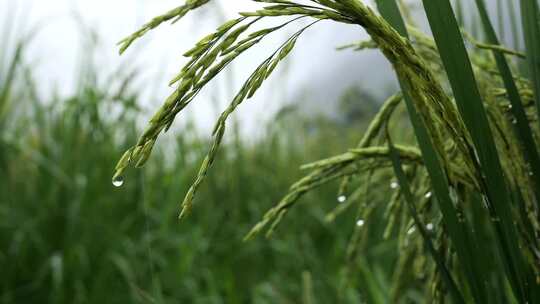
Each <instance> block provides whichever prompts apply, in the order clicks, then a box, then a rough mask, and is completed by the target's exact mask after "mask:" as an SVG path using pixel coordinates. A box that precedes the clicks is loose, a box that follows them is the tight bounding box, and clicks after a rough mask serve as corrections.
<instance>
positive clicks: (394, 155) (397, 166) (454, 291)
mask: <svg viewBox="0 0 540 304" xmlns="http://www.w3.org/2000/svg"><path fill="white" fill-rule="evenodd" d="M386 139H387V141H388V150H389V151H390V158H391V160H392V166H393V168H394V173H395V175H396V178H397V180H398V183H399V187H400V188H399V189H400V191H401V194H403V197H404V198H405V202H406V203H407V207H408V209H409V212H410V214H411V217H412V218H413V220H414V224H415V225H416V229H418V231H419V232H420V235H421V236H422V238H423V239H424V242H425V243H426V247H427V249H428V251H429V253H430V254H431V256H432V257H433V260H435V263H436V264H437V268H438V269H439V272H440V274H441V276H442V278H443V281H444V282H445V284H446V286H447V287H448V290H449V291H450V296H451V297H452V299H453V300H454V303H465V300H464V299H463V296H462V295H461V293H460V291H459V289H458V287H457V285H456V283H455V282H454V279H453V278H452V275H451V274H450V271H448V268H447V267H446V265H445V264H444V259H443V258H442V256H441V255H440V254H439V252H437V250H435V246H433V242H432V241H431V237H430V236H429V234H428V232H427V231H426V228H425V227H424V225H423V224H422V221H421V220H420V217H419V216H418V212H417V210H416V205H415V204H414V201H415V200H414V197H413V195H412V193H411V189H410V187H409V181H408V179H407V177H406V176H405V172H404V171H403V166H402V164H401V160H400V157H399V154H398V152H397V150H396V148H395V147H394V145H393V143H392V139H391V138H390V134H389V133H388V128H387V129H386Z"/></svg>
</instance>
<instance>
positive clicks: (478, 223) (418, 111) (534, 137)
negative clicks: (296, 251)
mask: <svg viewBox="0 0 540 304" xmlns="http://www.w3.org/2000/svg"><path fill="white" fill-rule="evenodd" d="M208 2H209V1H201V0H189V1H187V2H186V3H185V4H183V5H181V6H179V7H178V8H176V9H174V10H172V11H170V12H168V13H166V14H165V15H163V16H160V17H157V18H155V19H153V20H152V21H151V22H150V23H148V24H146V25H145V26H144V27H143V28H142V29H141V30H139V31H137V32H136V33H134V34H133V35H131V36H129V37H127V38H126V39H125V40H123V41H122V42H121V43H120V49H121V52H124V51H126V49H127V48H128V47H129V46H130V45H131V44H132V43H134V42H135V41H136V40H137V39H138V38H139V37H141V36H142V35H143V34H146V33H147V32H148V31H150V30H151V29H154V28H156V27H158V26H159V25H160V24H162V23H163V22H166V21H168V20H178V19H179V18H182V17H183V16H184V15H186V14H188V13H189V12H190V11H192V10H195V9H198V8H199V7H202V6H204V5H205V4H206V3H208ZM254 2H258V3H260V5H261V7H260V9H259V10H255V11H251V12H241V13H239V17H238V18H236V19H233V20H230V21H228V22H226V23H224V24H223V25H222V26H220V27H219V28H217V29H216V31H215V32H213V33H210V34H209V35H207V36H206V37H204V38H202V39H201V40H200V41H199V42H198V43H197V44H196V45H195V46H194V47H193V48H192V49H190V50H188V51H187V52H186V53H185V56H186V57H188V58H189V59H190V60H189V62H188V63H187V64H186V65H185V66H184V67H183V68H182V69H181V71H180V72H179V73H178V75H177V77H175V78H174V79H172V81H171V83H170V84H171V85H175V89H174V90H173V92H172V94H171V95H170V96H169V98H168V99H167V100H166V101H165V103H164V104H163V106H162V107H161V108H160V109H159V110H158V111H157V112H156V113H155V115H154V116H153V118H152V119H151V120H150V122H149V125H148V127H147V129H146V130H145V131H144V132H143V134H142V135H141V136H140V138H139V140H138V141H137V142H136V144H135V145H134V146H133V147H132V148H130V149H128V150H127V152H126V153H125V154H124V155H123V157H122V158H121V159H120V161H119V162H118V165H117V166H116V170H115V173H114V177H113V182H119V181H121V180H123V177H124V175H125V172H126V170H127V168H129V167H130V166H134V167H141V166H143V165H144V164H145V163H146V161H147V160H148V159H149V157H150V154H151V151H152V150H153V148H154V146H155V143H156V141H157V139H158V137H159V136H160V134H161V133H163V132H166V131H167V130H168V129H169V128H170V126H171V125H172V123H173V122H174V120H175V119H176V118H177V116H178V115H179V114H180V112H181V111H182V110H183V109H184V108H185V107H187V106H188V105H189V104H190V103H191V102H192V101H194V100H195V99H196V97H197V95H198V93H199V92H200V90H201V89H203V88H204V87H205V86H206V84H208V83H209V82H211V81H212V79H213V78H214V77H215V76H216V75H217V74H219V73H220V72H221V71H222V70H223V69H224V68H226V67H227V66H228V65H229V64H231V63H232V62H234V61H236V60H240V59H241V55H242V54H243V53H245V52H247V51H248V50H249V49H251V48H255V47H257V45H258V43H259V42H260V41H262V40H263V39H268V37H269V36H270V35H271V34H272V33H274V32H277V31H280V30H282V29H283V28H285V27H287V28H289V27H297V28H298V30H297V31H296V32H295V33H294V34H293V35H292V36H290V37H289V38H288V39H286V40H285V41H283V43H282V44H281V46H280V47H278V48H277V49H276V50H274V51H273V52H270V53H269V56H268V57H267V59H266V60H264V61H263V62H261V63H260V65H259V66H258V67H257V68H256V69H255V70H254V71H253V73H252V74H251V75H250V77H249V78H248V79H247V80H246V81H245V83H244V85H243V86H242V87H241V88H240V89H239V90H238V93H237V95H236V96H235V97H234V99H233V100H232V101H231V103H230V105H229V106H228V107H227V108H226V109H224V110H223V112H222V114H221V116H220V117H219V118H218V120H217V122H216V125H215V128H214V132H213V140H212V143H211V145H210V148H209V152H208V154H207V156H206V157H205V159H204V160H203V161H202V165H201V167H200V170H199V172H198V173H197V176H196V178H195V181H194V182H193V184H192V186H191V188H190V189H189V190H188V192H187V194H186V195H185V198H184V200H183V202H182V204H181V211H180V217H181V218H183V217H184V216H186V215H187V214H189V212H190V211H191V210H192V208H193V206H194V203H195V202H196V195H197V193H198V190H199V188H200V187H201V185H202V183H203V181H204V180H205V178H206V177H207V175H208V174H209V170H210V167H211V166H212V165H213V163H214V161H215V160H216V157H217V155H218V151H219V148H220V146H221V145H222V142H223V137H224V134H225V130H226V126H227V122H228V118H229V116H230V114H231V113H233V112H234V111H235V110H236V109H237V107H239V106H241V104H242V103H243V102H244V101H245V100H246V99H249V98H251V97H252V96H253V95H254V94H255V93H256V92H257V90H258V89H259V88H260V87H261V85H263V83H264V81H265V80H266V79H267V78H268V77H271V74H272V72H273V71H274V70H275V69H276V68H277V67H278V66H279V64H280V63H281V62H282V61H283V60H284V59H285V58H286V57H287V56H288V55H289V54H290V53H291V52H292V51H293V49H294V48H296V47H301V37H302V34H303V33H304V32H306V31H308V30H313V31H314V30H316V27H320V26H324V22H338V23H344V24H347V25H350V26H356V27H358V28H359V29H360V27H361V28H363V29H364V30H365V31H366V32H367V33H368V34H369V36H370V39H371V40H370V41H362V42H358V43H354V44H352V45H353V47H354V49H356V50H364V49H369V48H373V49H377V50H378V51H380V52H381V53H382V54H383V55H384V56H385V57H386V58H387V59H388V61H389V62H390V63H391V64H392V66H393V69H394V71H395V73H396V76H397V78H398V79H399V83H400V86H401V92H395V95H394V96H392V97H391V98H390V99H388V100H387V101H386V102H385V103H384V105H383V107H382V108H381V110H380V112H379V113H378V114H377V115H376V116H375V117H374V119H373V121H372V123H371V125H370V127H369V128H368V130H367V132H366V133H365V134H364V136H363V137H362V139H361V140H360V143H359V144H358V145H356V146H354V147H352V148H350V149H348V150H347V151H344V152H343V153H342V154H339V155H335V156H333V157H330V158H326V159H322V160H319V161H316V162H313V163H309V164H306V165H304V166H303V167H302V169H303V170H305V171H306V172H307V173H306V175H305V176H304V177H303V178H301V179H299V180H298V182H296V183H294V184H293V185H292V186H291V187H290V189H289V191H288V192H287V193H286V194H285V195H284V196H283V198H282V199H281V200H280V201H278V202H277V204H276V205H275V206H274V207H273V208H271V209H270V210H269V211H267V213H266V214H264V216H263V218H262V220H261V221H260V222H259V223H257V224H256V225H255V226H254V227H253V229H252V230H251V231H250V232H249V233H248V234H247V236H246V239H251V238H253V237H254V236H256V235H258V234H260V233H261V232H263V231H264V232H265V233H266V235H267V236H270V235H272V233H273V232H274V231H275V230H276V229H278V227H279V224H280V223H282V222H283V221H284V219H285V215H286V214H287V213H289V212H290V210H291V209H292V208H293V207H294V206H295V205H296V204H297V202H298V201H299V200H300V198H302V197H303V196H304V195H306V194H307V193H309V192H311V191H314V190H315V189H317V188H320V187H322V186H323V185H326V184H328V183H330V182H333V181H341V186H340V190H339V192H338V193H337V196H336V197H337V198H338V200H339V201H340V202H342V203H343V204H340V205H338V207H337V209H336V210H334V211H333V212H331V213H330V214H329V220H334V219H336V217H337V216H339V214H342V213H344V212H345V211H348V210H350V208H352V207H356V209H357V211H356V220H355V221H356V223H357V225H356V228H355V229H354V233H353V236H352V237H351V242H350V245H349V249H348V251H347V255H348V258H349V259H348V261H352V262H351V263H350V264H351V265H350V267H349V268H348V270H349V271H350V272H351V273H353V274H354V273H356V271H360V272H361V271H362V270H359V269H357V268H355V265H356V266H357V265H359V264H358V262H357V261H361V259H362V252H361V250H359V249H360V248H362V247H361V244H362V240H363V239H364V238H365V233H366V231H369V229H370V226H371V217H372V215H373V214H374V212H375V211H376V210H381V209H382V210H384V212H385V215H386V217H385V219H386V221H385V223H386V225H387V227H386V231H385V234H384V235H385V237H387V238H391V237H395V238H397V239H398V242H399V248H400V255H399V263H398V266H397V269H396V272H395V278H394V280H393V284H392V289H391V292H390V294H389V295H387V296H388V298H385V296H383V295H380V296H379V297H376V298H375V299H377V300H375V302H384V301H385V300H388V299H390V300H391V301H393V302H399V300H400V298H399V297H400V294H402V292H403V290H407V289H408V288H410V287H411V281H410V280H408V279H409V278H410V276H411V273H410V272H411V270H412V272H413V273H414V276H416V277H419V278H423V279H421V280H420V281H421V282H422V284H424V290H425V291H426V292H425V295H424V300H425V301H426V302H428V303H431V302H437V303H442V302H445V301H446V300H451V301H452V302H458V303H473V302H474V303H538V302H540V286H539V282H540V274H539V271H540V269H539V267H540V263H539V262H540V256H539V255H538V252H540V251H539V248H538V246H539V244H538V233H539V232H540V230H539V229H540V225H539V222H538V219H539V216H540V214H539V212H540V210H539V208H538V203H539V198H540V183H539V178H540V158H539V152H538V150H539V149H538V144H537V141H538V136H539V125H538V115H539V114H540V112H539V109H540V101H539V99H538V94H540V93H539V91H540V85H539V79H540V74H539V73H540V68H539V61H538V58H539V57H538V56H539V52H538V50H540V46H539V41H540V27H539V23H538V22H539V20H538V16H539V9H538V3H537V2H536V1H535V0H521V1H519V3H517V2H512V1H508V7H510V8H511V10H509V11H511V12H514V13H512V14H513V15H512V16H511V18H513V20H514V25H513V26H514V27H515V28H517V26H518V24H517V23H519V22H518V21H517V18H518V17H517V16H516V14H515V11H516V10H518V7H517V5H519V9H520V10H521V17H520V18H521V21H522V22H521V32H522V34H523V37H524V41H525V50H519V49H517V50H516V49H512V47H507V46H504V45H501V43H500V41H501V40H500V39H499V37H498V35H499V34H498V33H497V32H496V31H495V29H494V26H493V24H492V21H491V16H490V15H489V14H488V12H487V9H486V5H485V3H484V1H483V0H476V1H475V3H474V4H475V8H476V9H477V12H478V14H477V15H476V14H475V15H474V16H478V17H477V18H478V19H473V25H472V26H470V25H469V26H464V23H465V22H464V21H463V16H464V15H463V14H462V10H463V6H462V5H460V4H461V1H457V2H456V5H455V6H454V7H455V10H454V7H452V4H451V3H450V1H449V0H423V1H421V3H420V1H416V3H418V4H422V5H423V6H422V7H423V10H424V11H425V13H426V15H427V18H428V23H429V26H430V28H431V32H432V33H433V36H429V35H427V34H425V33H424V32H423V31H422V30H420V29H419V28H417V27H415V26H414V24H415V22H414V20H412V19H411V17H410V16H411V14H408V13H407V11H408V7H407V6H405V5H401V6H400V5H399V4H400V3H398V2H397V1H396V0H377V1H376V8H377V10H378V11H376V10H375V8H372V7H370V6H369V5H367V4H366V3H364V2H363V1H361V0H335V1H334V0H311V1H307V0H306V1H300V0H298V1H296V0H265V1H263V0H259V1H256V0H254ZM500 7H502V6H500ZM402 12H403V13H402ZM456 15H457V16H458V17H456ZM261 20H279V22H280V23H275V26H272V27H267V28H263V29H257V28H256V25H257V23H259V22H260V21H261ZM283 20H286V21H284V22H283ZM299 20H309V21H308V22H307V24H306V23H301V22H299ZM470 28H472V29H473V31H471V32H469V31H468V29H470ZM513 31H514V33H515V34H516V35H517V31H516V30H513ZM524 59H525V61H523V60H524ZM516 62H518V63H516ZM521 67H524V68H521ZM402 105H403V106H404V107H405V108H406V110H407V112H408V118H409V120H410V123H411V125H412V129H413V130H414V134H415V137H416V141H405V142H402V143H401V144H394V143H393V142H394V141H395V140H396V138H398V133H397V131H396V128H395V127H393V124H395V123H397V122H396V121H398V122H399V119H398V118H396V117H397V116H396V115H395V114H394V112H395V111H396V109H398V108H400V107H402ZM399 125H400V126H402V124H399ZM321 144H322V143H321ZM389 174H394V175H395V177H396V179H395V180H394V181H389V177H388V176H389ZM380 184H387V185H388V187H390V188H391V190H392V191H393V197H392V199H391V200H390V201H389V202H384V201H377V202H373V201H370V200H367V199H366V198H367V197H368V195H369V192H370V191H384V190H381V189H380V188H376V187H374V186H373V185H380ZM373 189H375V190H373ZM353 212H354V211H353ZM428 258H429V259H428Z"/></svg>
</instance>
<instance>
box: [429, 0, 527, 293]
mask: <svg viewBox="0 0 540 304" xmlns="http://www.w3.org/2000/svg"><path fill="white" fill-rule="evenodd" d="M423 3H424V9H425V11H426V14H427V17H428V21H429V24H430V27H431V30H432V32H433V35H434V38H435V42H436V44H437V47H438V49H439V53H440V55H441V59H442V62H443V65H444V68H445V70H446V73H447V75H448V79H449V81H450V85H451V87H452V90H453V92H454V96H455V99H456V103H457V107H458V110H459V112H460V114H461V116H462V118H463V120H464V123H465V125H466V127H467V129H468V130H469V132H470V135H471V138H472V141H473V143H474V145H475V151H472V148H471V158H473V160H474V159H476V157H478V161H479V168H478V171H480V172H481V174H482V183H483V184H482V187H483V188H484V189H483V192H485V194H486V195H487V200H488V206H489V211H490V216H491V217H492V218H493V221H492V223H493V225H494V226H495V228H496V231H497V233H498V238H499V245H500V249H501V251H502V253H503V256H504V258H503V261H504V262H505V266H506V270H507V274H508V278H509V281H510V284H511V286H512V288H513V291H514V294H515V296H516V297H517V298H518V300H519V301H522V302H526V301H527V299H528V296H527V295H526V292H525V289H526V288H525V285H526V283H525V282H526V279H525V278H524V275H525V273H526V271H525V269H524V264H523V257H522V254H521V252H520V250H519V244H518V241H517V240H518V234H517V231H516V228H515V225H514V222H513V218H512V213H511V208H510V194H509V190H508V185H507V184H506V181H505V178H504V174H503V170H502V167H501V163H500V159H499V156H498V153H497V149H496V147H495V142H494V139H493V136H492V132H491V128H490V126H489V123H488V119H487V115H486V112H485V110H484V105H483V102H482V98H481V97H480V93H479V91H478V87H477V86H476V79H475V76H474V74H473V70H472V67H471V63H470V61H469V56H468V54H467V51H466V49H465V45H464V42H463V39H462V37H461V33H460V29H459V26H458V24H457V21H456V19H455V16H454V12H453V10H452V7H451V5H450V2H449V1H448V0H439V1H433V0H423Z"/></svg>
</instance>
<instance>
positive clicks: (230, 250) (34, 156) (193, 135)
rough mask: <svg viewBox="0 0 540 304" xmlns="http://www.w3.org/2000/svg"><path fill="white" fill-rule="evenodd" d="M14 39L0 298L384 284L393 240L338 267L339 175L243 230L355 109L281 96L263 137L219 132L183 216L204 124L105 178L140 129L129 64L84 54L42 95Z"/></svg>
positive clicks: (145, 296) (168, 295) (9, 54)
mask: <svg viewBox="0 0 540 304" xmlns="http://www.w3.org/2000/svg"><path fill="white" fill-rule="evenodd" d="M26 43H27V42H25V41H23V42H21V43H19V44H16V45H14V46H13V47H10V46H9V45H7V46H6V48H5V49H4V50H3V51H2V52H3V55H4V56H2V58H4V60H5V61H4V62H2V65H1V66H2V67H3V68H2V70H1V71H0V81H1V83H0V89H1V91H0V93H1V94H0V96H2V100H1V102H0V109H2V111H1V112H0V113H1V114H2V115H1V116H0V117H1V118H0V126H1V128H0V273H1V275H0V303H301V302H302V301H304V302H305V301H311V300H312V299H315V303H335V302H338V301H341V302H349V303H358V301H359V299H361V298H364V299H368V300H369V299H370V297H377V296H379V297H380V296H381V295H384V294H385V292H384V291H385V290H386V289H387V288H388V286H389V280H390V277H391V273H392V270H393V269H392V267H393V265H394V263H395V260H396V250H395V249H396V244H395V242H394V241H385V242H380V241H377V245H376V246H375V245H373V244H374V242H368V243H366V244H365V245H364V246H363V248H364V249H363V250H364V252H363V253H362V258H361V260H359V261H358V262H357V266H361V268H362V271H361V272H359V273H354V274H352V273H350V272H347V267H349V266H350V264H347V263H345V252H346V247H347V244H348V241H349V237H350V234H351V231H352V230H353V229H352V227H353V226H354V224H355V217H354V212H349V213H347V214H345V215H343V216H341V217H338V219H337V220H336V222H334V223H327V222H326V221H325V214H326V212H327V211H329V210H331V209H333V208H334V207H335V206H336V204H338V202H337V200H336V191H337V185H334V186H333V187H327V188H325V189H324V190H321V191H318V192H315V193H312V194H310V195H308V196H307V197H306V198H304V199H303V203H304V204H308V205H309V208H306V209H303V210H302V209H297V210H295V211H293V215H292V216H291V217H290V220H287V221H286V223H285V224H284V225H283V226H282V227H280V229H279V230H278V233H277V234H276V236H275V237H274V238H272V239H270V240H265V239H263V238H260V239H256V240H253V241H250V242H243V241H242V238H243V236H244V235H245V233H247V232H248V231H249V228H250V227H251V226H252V225H253V224H255V223H256V222H257V221H258V220H259V219H260V217H261V216H262V215H263V214H264V212H265V211H266V210H267V209H268V208H270V207H271V206H272V205H273V204H274V203H275V202H276V201H278V200H279V199H280V197H281V196H282V195H283V193H284V192H285V191H286V189H287V187H288V185H290V184H291V183H292V182H293V181H294V180H296V179H297V178H298V177H300V176H301V174H302V172H301V171H300V170H299V169H298V168H299V166H300V165H301V164H303V163H305V162H307V161H312V160H316V159H320V158H322V157H326V156H328V155H332V154H334V153H336V152H338V151H341V150H343V149H344V148H345V147H346V146H347V144H348V143H349V142H350V141H352V140H353V139H354V138H357V137H358V132H359V131H358V130H361V129H362V128H363V126H362V125H363V123H362V122H361V121H356V122H350V123H349V124H348V125H347V126H344V125H343V123H342V122H333V121H332V120H328V119H325V118H322V117H319V118H316V119H308V118H305V117H301V116H300V114H298V113H297V112H296V111H295V110H294V109H284V110H283V111H282V112H280V113H279V114H278V115H277V116H276V121H274V122H273V123H272V125H270V126H268V128H267V134H265V135H264V136H262V137H261V139H258V140H255V142H251V143H247V142H246V141H245V140H243V139H242V138H240V137H239V136H237V135H233V136H230V138H228V139H227V143H226V144H225V146H224V148H223V150H222V153H220V156H219V158H220V159H219V161H218V162H216V166H215V168H214V170H213V171H212V174H210V175H209V177H208V180H207V182H206V183H205V184H204V186H203V187H202V189H201V192H200V196H199V197H198V201H201V202H203V201H204V204H201V207H200V208H197V209H196V210H195V211H194V213H193V214H192V215H191V216H190V217H189V218H187V219H186V220H184V221H181V222H179V221H178V219H177V210H178V206H179V203H180V202H179V201H178V200H179V198H180V197H182V195H183V194H184V193H185V192H186V191H187V188H188V187H189V185H190V183H191V182H192V179H193V177H194V176H195V175H196V172H197V169H198V166H199V164H200V162H201V160H202V158H203V157H204V155H205V153H206V152H207V148H208V142H207V141H206V140H202V139H201V138H206V136H201V137H199V136H198V133H197V132H198V131H197V130H196V129H195V127H193V125H192V124H188V126H187V127H186V128H185V129H183V130H182V132H175V133H176V134H177V135H174V137H173V136H169V137H168V138H166V139H164V143H162V145H160V149H159V150H158V151H156V153H155V154H153V156H152V158H151V159H150V164H149V165H148V166H147V168H146V169H144V170H137V171H133V172H131V173H130V174H129V175H128V176H126V181H125V183H124V185H123V186H122V187H119V188H115V187H114V186H113V185H112V184H111V182H110V176H111V171H112V169H113V168H114V165H115V161H116V159H117V157H118V155H119V153H121V151H123V149H124V148H126V147H127V146H128V145H129V144H131V143H133V142H134V141H135V140H136V135H137V132H138V131H140V129H139V128H138V121H137V119H136V117H139V116H140V109H139V108H138V107H137V105H138V104H139V99H138V92H137V89H136V88H134V87H133V85H132V83H135V81H134V78H136V77H137V75H136V74H133V73H120V72H119V73H118V74H117V75H114V76H113V77H112V79H116V80H115V81H109V79H108V78H107V79H103V75H99V73H98V72H97V71H96V68H95V67H92V65H88V67H85V68H84V69H81V71H84V73H85V75H79V76H80V77H79V79H81V80H80V83H79V85H78V89H77V90H76V92H75V93H74V94H73V95H72V96H70V97H68V98H65V97H58V96H56V95H53V96H52V97H50V98H44V97H41V96H40V95H39V94H38V93H37V92H36V91H37V89H36V88H37V87H38V85H37V83H36V82H35V80H33V78H32V76H33V75H32V70H31V66H30V65H27V64H25V61H24V60H23V59H22V56H23V55H24V46H25V44H26ZM354 112H355V114H354V115H355V117H356V115H357V114H358V113H357V112H358V111H357V110H355V111H354ZM362 117H364V116H362ZM285 131H286V132H285ZM283 134H286V136H284V135H283ZM322 137H324V138H325V140H324V142H325V144H324V145H321V144H320V142H321V141H320V140H319V139H320V138H322ZM379 195H382V196H383V197H384V196H386V193H382V194H379ZM374 219H375V221H374V222H373V225H372V226H373V227H374V228H373V229H371V228H370V237H371V238H373V239H376V238H380V233H381V231H380V230H381V229H382V228H380V229H379V230H377V229H376V228H377V227H378V226H380V224H379V225H377V223H376V217H374ZM303 274H304V275H303ZM308 279H309V281H306V280H308ZM306 286H307V287H306ZM308 287H309V288H308ZM411 296H414V292H413V293H412V294H411Z"/></svg>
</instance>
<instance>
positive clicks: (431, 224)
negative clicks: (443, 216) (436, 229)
mask: <svg viewBox="0 0 540 304" xmlns="http://www.w3.org/2000/svg"><path fill="white" fill-rule="evenodd" d="M426 229H427V230H429V231H431V230H433V223H428V224H427V225H426Z"/></svg>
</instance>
